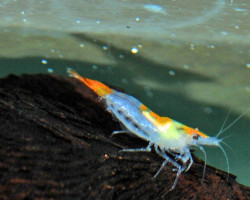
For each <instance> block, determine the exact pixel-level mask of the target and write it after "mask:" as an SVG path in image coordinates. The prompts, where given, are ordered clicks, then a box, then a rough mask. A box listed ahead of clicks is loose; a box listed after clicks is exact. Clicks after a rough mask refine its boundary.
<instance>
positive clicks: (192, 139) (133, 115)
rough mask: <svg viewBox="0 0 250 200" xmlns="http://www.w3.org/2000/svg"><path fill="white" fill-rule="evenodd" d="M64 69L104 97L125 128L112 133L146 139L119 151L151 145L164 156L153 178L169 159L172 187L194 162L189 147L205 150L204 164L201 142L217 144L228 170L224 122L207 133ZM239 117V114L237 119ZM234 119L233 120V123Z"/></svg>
mask: <svg viewBox="0 0 250 200" xmlns="http://www.w3.org/2000/svg"><path fill="white" fill-rule="evenodd" d="M67 72H68V73H69V75H70V76H72V77H74V78H76V79H78V80H79V81H81V82H83V83H84V84H85V85H86V86H88V87H89V88H90V89H91V90H93V91H94V92H95V93H96V94H97V95H98V96H99V97H100V98H101V99H102V100H104V102H105V104H106V109H107V110H108V111H109V112H111V113H112V114H113V115H114V116H115V118H117V119H118V121H119V122H120V123H121V124H122V125H123V126H124V127H125V129H124V130H120V131H114V132H113V134H112V135H114V134H119V133H128V134H131V135H134V136H137V137H139V138H141V139H142V140H145V141H147V142H148V145H147V147H146V148H139V149H122V150H120V152H150V151H151V148H152V147H153V148H154V149H155V152H156V153H157V154H158V155H159V156H161V157H162V158H163V159H164V161H163V163H162V165H161V167H160V168H159V169H158V171H157V172H156V174H155V175H154V178H155V177H157V175H158V174H159V173H160V172H161V170H162V169H163V167H164V166H165V165H166V164H167V163H168V162H170V163H171V164H172V165H173V166H174V167H175V169H176V171H177V172H176V178H175V180H174V183H173V185H172V187H171V190H173V189H174V188H175V187H176V184H177V182H178V178H179V176H180V174H181V173H182V172H183V171H188V170H189V169H190V167H191V166H192V164H193V158H192V155H191V153H190V149H191V148H192V147H197V148H199V149H200V150H201V151H202V152H203V153H204V156H205V166H206V153H205V150H204V148H203V145H206V146H217V147H219V148H220V149H221V150H222V152H223V154H224V155H225V157H226V162H227V171H228V174H229V162H228V157H227V154H226V151H225V150H224V149H223V147H222V146H221V143H223V141H222V139H219V138H218V136H219V135H220V134H221V133H222V132H224V131H225V129H224V130H222V129H223V126H224V125H225V122H224V123H223V126H222V128H221V130H220V131H219V133H218V134H217V136H216V137H210V136H208V135H206V134H205V133H203V132H201V131H199V130H198V129H194V128H191V127H188V126H186V125H184V124H182V123H180V122H177V121H175V120H173V119H171V118H169V117H161V116H159V115H158V114H156V113H154V112H153V111H151V110H150V109H149V108H148V107H146V106H145V105H144V104H142V103H141V102H140V101H139V100H137V99H136V98H134V97H132V96H130V95H127V94H125V93H122V92H118V91H116V90H114V89H111V88H109V87H108V86H106V85H104V84H103V83H101V82H99V81H95V80H91V79H88V78H84V77H82V76H80V75H79V74H78V73H77V72H75V71H74V70H72V69H70V68H69V69H68V70H67ZM240 117H241V116H240ZM238 119H239V117H238V118H237V119H236V120H238ZM236 120H235V121H236ZM235 121H234V122H233V123H235ZM233 123H231V124H230V125H229V126H231V125H232V124H233ZM227 128H228V127H227ZM227 128H226V129H227ZM169 155H170V156H169ZM178 161H181V164H179V162H178ZM205 166H204V170H203V178H204V174H205Z"/></svg>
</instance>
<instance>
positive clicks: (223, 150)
mask: <svg viewBox="0 0 250 200" xmlns="http://www.w3.org/2000/svg"><path fill="white" fill-rule="evenodd" d="M220 142H222V141H220ZM223 144H225V143H224V142H223ZM218 147H219V148H220V149H221V151H222V152H223V154H224V156H225V158H226V161H227V181H228V178H229V160H228V157H227V152H226V151H225V149H224V148H223V147H222V146H221V145H220V144H218Z"/></svg>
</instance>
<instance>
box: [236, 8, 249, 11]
mask: <svg viewBox="0 0 250 200" xmlns="http://www.w3.org/2000/svg"><path fill="white" fill-rule="evenodd" d="M234 10H235V11H237V12H243V11H247V9H244V8H235V9H234Z"/></svg>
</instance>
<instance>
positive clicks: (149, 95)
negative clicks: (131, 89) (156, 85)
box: [144, 86, 154, 97]
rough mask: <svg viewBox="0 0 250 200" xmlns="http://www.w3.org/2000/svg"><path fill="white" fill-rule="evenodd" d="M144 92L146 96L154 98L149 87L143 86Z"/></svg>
mask: <svg viewBox="0 0 250 200" xmlns="http://www.w3.org/2000/svg"><path fill="white" fill-rule="evenodd" d="M144 90H145V91H146V95H147V96H148V97H153V96H154V93H153V92H152V90H151V88H150V87H148V86H145V87H144Z"/></svg>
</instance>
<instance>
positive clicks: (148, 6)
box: [144, 4, 167, 15]
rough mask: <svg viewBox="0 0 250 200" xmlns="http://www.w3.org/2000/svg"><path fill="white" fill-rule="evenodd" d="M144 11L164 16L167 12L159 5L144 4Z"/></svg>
mask: <svg viewBox="0 0 250 200" xmlns="http://www.w3.org/2000/svg"><path fill="white" fill-rule="evenodd" d="M144 9H146V10H147V11H150V12H154V13H161V14H164V15H166V14H167V12H166V11H165V10H164V9H163V8H162V7H161V6H160V5H157V4H145V5H144Z"/></svg>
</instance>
